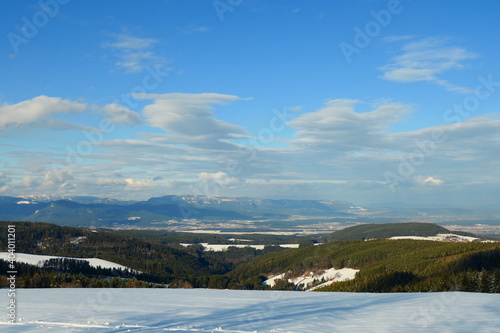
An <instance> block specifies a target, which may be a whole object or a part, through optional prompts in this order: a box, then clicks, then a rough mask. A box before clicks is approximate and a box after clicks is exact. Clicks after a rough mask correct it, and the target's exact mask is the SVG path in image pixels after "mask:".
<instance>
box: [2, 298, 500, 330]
mask: <svg viewBox="0 0 500 333" xmlns="http://www.w3.org/2000/svg"><path fill="white" fill-rule="evenodd" d="M0 292H1V293H3V294H4V295H3V296H2V298H3V302H2V303H3V304H7V290H6V289H3V290H0ZM16 296H17V297H16V303H17V306H18V307H17V315H18V321H20V323H18V324H7V320H6V319H5V318H6V317H7V313H5V316H3V318H2V320H1V322H0V331H2V332H81V331H86V332H88V331H91V332H226V333H249V332H275V333H277V332H281V333H285V332H286V333H292V332H293V333H305V332H308V333H309V332H325V333H326V332H327V333H330V332H419V331H421V332H467V333H469V332H499V328H500V295H494V294H469V293H420V294H351V293H316V292H285V291H234V290H206V289H22V290H17V295H16ZM4 309H5V308H4ZM4 312H6V309H5V310H4Z"/></svg>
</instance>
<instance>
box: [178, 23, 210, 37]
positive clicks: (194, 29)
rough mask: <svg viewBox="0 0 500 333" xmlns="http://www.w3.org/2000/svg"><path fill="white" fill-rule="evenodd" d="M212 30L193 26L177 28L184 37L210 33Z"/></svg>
mask: <svg viewBox="0 0 500 333" xmlns="http://www.w3.org/2000/svg"><path fill="white" fill-rule="evenodd" d="M211 30H212V29H211V28H210V27H207V26H195V25H193V24H191V25H189V26H187V27H183V28H179V31H180V32H181V33H183V34H185V35H192V34H199V33H207V32H210V31H211Z"/></svg>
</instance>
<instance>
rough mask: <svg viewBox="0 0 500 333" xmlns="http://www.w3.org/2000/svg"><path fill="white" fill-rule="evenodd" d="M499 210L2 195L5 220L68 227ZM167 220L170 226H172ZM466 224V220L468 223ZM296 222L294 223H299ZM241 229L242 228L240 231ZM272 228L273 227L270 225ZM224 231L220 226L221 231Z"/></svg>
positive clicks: (472, 218)
mask: <svg viewBox="0 0 500 333" xmlns="http://www.w3.org/2000/svg"><path fill="white" fill-rule="evenodd" d="M499 216H500V211H499V210H498V208H497V207H481V208H478V209H465V208H454V207H439V206H428V207H420V206H415V205H411V204H398V203H390V204H379V205H367V206H364V207H361V206H360V205H357V204H354V203H351V202H347V201H337V200H288V199H259V198H248V197H214V196H201V195H166V196H161V197H154V198H150V199H148V200H145V201H121V200H116V199H110V198H99V197H92V196H75V197H62V198H61V197H59V198H56V197H50V196H23V197H9V196H2V197H0V220H17V221H38V222H50V223H56V224H59V225H67V226H87V227H88V226H95V227H126V228H128V227H158V226H159V225H162V224H163V225H165V224H168V225H170V226H172V225H180V226H182V225H183V223H186V222H188V221H190V222H191V223H194V222H193V221H204V222H208V223H215V222H221V223H222V222H224V221H226V222H229V221H250V222H251V221H254V222H255V223H254V226H259V224H258V221H285V222H284V223H283V222H279V223H275V224H274V225H273V226H274V227H275V228H280V227H281V226H283V225H285V226H292V225H295V226H297V225H301V223H296V222H297V221H300V220H305V219H309V220H310V221H311V222H310V223H309V222H307V223H303V224H302V225H307V224H308V223H309V224H314V223H316V222H317V221H318V220H321V221H328V220H329V221H335V222H341V223H342V222H345V221H348V222H349V221H351V222H356V223H358V222H362V223H367V222H371V223H380V222H396V221H402V222H404V221H427V222H450V221H453V222H455V223H456V224H460V223H465V224H471V223H472V224H475V223H476V224H477V223H486V224H491V225H499V224H500V220H499V218H498V217H499ZM167 221H168V223H167ZM464 221H465V222H464ZM294 223H295V224H294ZM241 226H242V225H241V224H240V225H239V227H241ZM267 226H269V224H268V225H267ZM219 229H220V228H219Z"/></svg>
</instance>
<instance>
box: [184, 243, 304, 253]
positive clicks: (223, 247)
mask: <svg viewBox="0 0 500 333" xmlns="http://www.w3.org/2000/svg"><path fill="white" fill-rule="evenodd" d="M180 245H182V246H184V247H188V246H191V245H193V244H188V243H180ZM199 245H201V246H203V250H204V251H213V252H223V251H227V250H228V249H229V248H230V247H237V248H240V249H242V248H245V247H252V248H254V249H256V250H264V248H265V247H266V245H251V244H208V243H199ZM275 246H279V247H283V248H287V249H298V248H299V244H278V245H275Z"/></svg>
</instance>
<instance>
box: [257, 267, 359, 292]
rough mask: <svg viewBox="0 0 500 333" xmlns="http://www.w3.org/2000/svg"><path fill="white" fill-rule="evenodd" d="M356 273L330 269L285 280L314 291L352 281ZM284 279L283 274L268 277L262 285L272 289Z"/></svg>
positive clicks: (351, 270)
mask: <svg viewBox="0 0 500 333" xmlns="http://www.w3.org/2000/svg"><path fill="white" fill-rule="evenodd" d="M357 272H359V269H353V268H341V269H335V268H330V269H327V270H325V271H318V272H305V273H304V274H302V275H301V276H297V277H293V278H287V280H288V282H291V283H293V284H294V285H296V286H300V287H303V288H306V289H308V290H315V289H317V288H321V287H325V286H328V285H330V284H332V283H336V282H342V281H348V280H352V279H354V277H355V275H356V273H357ZM285 277H286V274H285V273H281V274H277V275H274V276H271V277H269V279H267V280H266V281H264V284H266V285H268V286H271V287H273V286H274V285H275V284H276V282H277V281H278V280H283V279H284V278H285ZM322 281H323V283H321V284H319V285H316V286H314V287H312V288H311V285H313V284H315V283H318V282H322Z"/></svg>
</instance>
